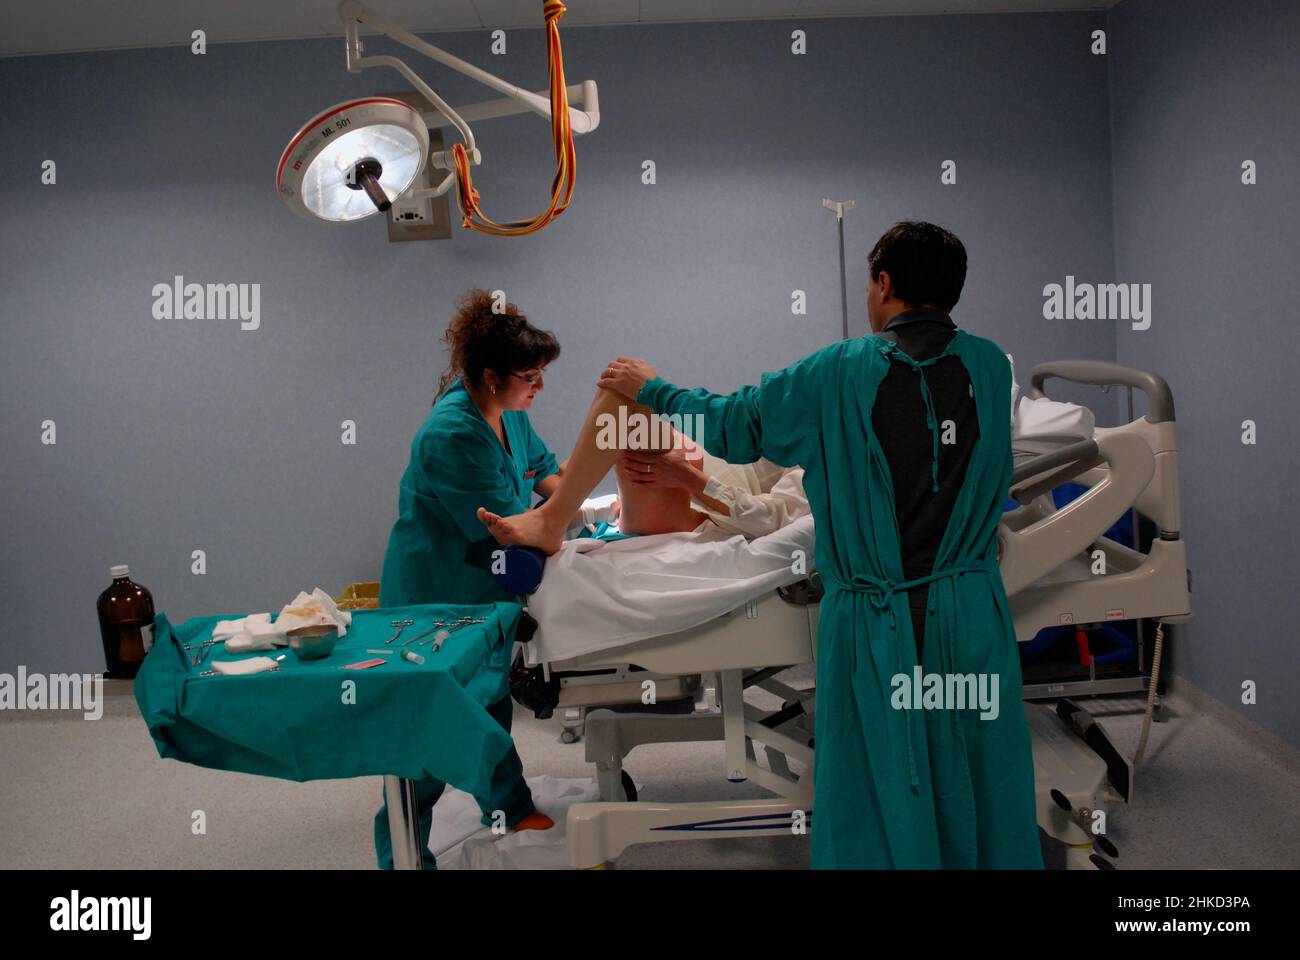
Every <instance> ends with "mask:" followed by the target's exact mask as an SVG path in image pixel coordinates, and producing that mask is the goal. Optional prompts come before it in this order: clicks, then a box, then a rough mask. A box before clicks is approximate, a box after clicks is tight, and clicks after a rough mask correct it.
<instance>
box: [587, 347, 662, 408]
mask: <svg viewBox="0 0 1300 960" xmlns="http://www.w3.org/2000/svg"><path fill="white" fill-rule="evenodd" d="M657 376H658V374H657V373H655V368H654V367H652V366H650V364H648V363H646V361H644V360H642V359H641V358H640V357H619V358H618V359H617V360H615V361H614V362H612V363H611V364H610V365H609V366H608V367H606V368H605V370H604V372H603V373H602V374H601V375H600V380H599V381H597V383H596V386H597V387H602V388H604V389H605V390H612V391H613V392H614V393H617V394H619V395H620V396H623V397H626V398H627V399H629V400H631V401H632V402H633V403H635V402H636V395H637V394H638V393H640V392H641V388H642V387H643V386H645V384H646V381H647V380H653V379H654V378H655V377H657Z"/></svg>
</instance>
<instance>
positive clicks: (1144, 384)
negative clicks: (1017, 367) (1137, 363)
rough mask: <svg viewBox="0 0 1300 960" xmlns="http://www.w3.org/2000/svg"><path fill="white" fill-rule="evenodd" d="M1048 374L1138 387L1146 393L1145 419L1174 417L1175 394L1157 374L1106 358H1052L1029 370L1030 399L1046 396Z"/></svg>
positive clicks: (1095, 384) (1158, 421)
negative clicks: (1146, 408)
mask: <svg viewBox="0 0 1300 960" xmlns="http://www.w3.org/2000/svg"><path fill="white" fill-rule="evenodd" d="M1050 377H1059V378H1060V379H1062V380H1069V381H1071V382H1072V383H1088V384H1092V385H1094V386H1100V387H1105V386H1110V385H1118V386H1122V387H1133V388H1134V389H1137V390H1141V391H1142V392H1143V393H1145V394H1146V396H1147V407H1148V410H1147V417H1146V418H1147V419H1148V420H1149V421H1151V422H1152V423H1164V422H1166V421H1171V420H1173V419H1174V395H1173V393H1172V391H1170V389H1169V384H1168V383H1166V382H1165V380H1164V378H1163V377H1161V376H1160V375H1158V374H1155V373H1151V372H1150V371H1149V370H1138V369H1137V368H1136V367H1126V366H1124V365H1123V364H1119V363H1111V362H1109V361H1107V360H1052V361H1049V362H1047V363H1040V364H1038V366H1036V367H1034V368H1033V369H1032V370H1030V371H1029V389H1028V390H1026V391H1025V396H1027V397H1029V398H1030V399H1033V400H1040V399H1042V398H1043V397H1046V396H1047V394H1046V393H1044V392H1043V384H1044V383H1045V382H1046V381H1047V380H1048V378H1050Z"/></svg>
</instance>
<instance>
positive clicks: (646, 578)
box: [526, 516, 813, 664]
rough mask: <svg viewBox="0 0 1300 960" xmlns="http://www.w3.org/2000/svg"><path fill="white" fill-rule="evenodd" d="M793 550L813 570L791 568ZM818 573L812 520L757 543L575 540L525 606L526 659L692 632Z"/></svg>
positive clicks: (707, 534)
mask: <svg viewBox="0 0 1300 960" xmlns="http://www.w3.org/2000/svg"><path fill="white" fill-rule="evenodd" d="M795 551H802V552H803V558H804V564H805V565H806V568H807V572H800V573H795V572H794V571H793V567H794V565H795V560H796V553H795ZM812 569H813V520H812V517H810V516H808V517H801V518H800V519H798V520H796V521H794V522H793V523H791V524H789V525H788V526H786V527H783V528H782V529H780V530H778V531H776V532H775V533H771V534H768V535H767V536H765V537H759V538H758V539H756V540H752V541H747V540H746V539H745V538H744V537H742V536H740V535H739V534H734V535H728V534H727V533H725V532H723V531H721V530H710V531H695V532H692V533H665V534H657V535H655V536H649V537H634V538H630V539H627V540H615V541H612V542H609V543H603V542H599V541H592V540H571V541H568V542H567V543H565V545H564V546H563V547H562V548H561V550H560V552H559V553H557V554H556V555H555V556H553V557H551V558H550V559H549V560H548V561H547V562H546V572H545V574H544V576H543V578H542V583H541V585H540V586H539V587H538V589H537V591H536V593H534V594H533V596H532V599H531V600H530V601H529V604H528V612H529V613H530V614H532V616H533V617H535V618H536V619H537V622H538V630H537V632H536V634H534V636H533V640H532V641H531V642H530V643H529V644H527V647H526V656H527V658H528V662H529V663H532V664H536V663H540V662H542V661H544V660H565V659H568V658H570V657H577V656H581V655H583V654H587V653H595V652H596V651H600V650H608V649H610V648H613V647H619V646H623V645H625V644H629V643H635V642H636V641H638V640H645V639H648V638H650V637H659V636H664V635H666V634H670V633H676V632H678V631H679V630H687V629H689V628H691V627H695V626H698V625H700V624H701V623H705V622H707V621H709V620H711V619H713V618H714V617H718V616H721V615H722V614H724V613H727V612H728V611H730V610H734V609H735V608H736V607H739V606H741V605H742V604H744V603H747V602H748V601H750V600H756V599H758V598H759V597H762V596H764V595H766V594H767V593H769V592H771V591H773V590H775V589H776V588H777V587H782V586H785V585H787V584H791V583H796V582H797V581H799V580H802V579H804V577H806V576H807V575H808V573H811V572H812Z"/></svg>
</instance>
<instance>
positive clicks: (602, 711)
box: [517, 361, 1191, 868]
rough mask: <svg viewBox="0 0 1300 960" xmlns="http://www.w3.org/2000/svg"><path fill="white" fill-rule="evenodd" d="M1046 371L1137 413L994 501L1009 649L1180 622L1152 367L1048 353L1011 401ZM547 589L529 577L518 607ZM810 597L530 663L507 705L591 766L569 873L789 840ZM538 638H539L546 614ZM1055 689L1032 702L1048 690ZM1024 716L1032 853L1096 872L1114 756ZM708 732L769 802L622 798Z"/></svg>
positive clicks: (800, 592) (1128, 785) (1071, 713)
mask: <svg viewBox="0 0 1300 960" xmlns="http://www.w3.org/2000/svg"><path fill="white" fill-rule="evenodd" d="M1054 377H1055V378H1060V379H1063V380H1067V381H1071V382H1075V383H1083V384H1092V385H1108V384H1109V385H1122V386H1126V387H1129V388H1131V389H1137V390H1140V391H1142V392H1144V393H1145V394H1146V396H1147V399H1148V412H1147V414H1146V415H1145V416H1142V417H1140V418H1137V419H1134V420H1132V421H1131V422H1129V423H1127V424H1125V425H1123V426H1119V427H1114V428H1097V429H1096V430H1095V434H1094V436H1093V437H1092V439H1089V440H1083V441H1079V442H1074V443H1066V444H1063V445H1062V446H1061V447H1059V448H1058V449H1055V450H1051V451H1049V452H1047V453H1041V454H1038V455H1036V456H1033V457H1031V458H1028V459H1026V460H1024V462H1021V463H1019V465H1018V466H1017V467H1016V468H1015V471H1014V475H1013V481H1012V487H1011V490H1010V491H1009V493H1010V496H1011V497H1012V498H1013V499H1014V500H1015V501H1016V503H1017V504H1018V506H1017V507H1016V508H1015V509H1014V510H1011V511H1009V512H1007V513H1006V514H1005V515H1004V519H1003V523H1002V525H1001V527H1000V530H999V540H1000V560H1001V568H1002V573H1003V580H1004V583H1005V585H1006V590H1007V594H1008V597H1009V600H1010V604H1011V610H1012V614H1013V618H1014V620H1015V631H1016V637H1017V640H1019V641H1022V642H1023V641H1026V640H1029V639H1031V638H1032V637H1033V636H1034V635H1035V634H1036V633H1037V632H1038V631H1039V630H1040V629H1041V628H1043V627H1046V626H1055V625H1059V624H1062V623H1071V624H1075V625H1078V626H1080V627H1082V626H1085V625H1095V624H1103V623H1106V622H1110V621H1116V620H1131V619H1136V618H1151V619H1156V620H1159V621H1162V622H1164V623H1182V622H1185V621H1186V620H1188V619H1190V617H1191V608H1190V602H1189V589H1188V577H1187V569H1186V549H1185V544H1184V543H1183V541H1182V539H1181V538H1180V534H1179V502H1178V450H1177V443H1176V437H1175V430H1174V410H1173V400H1172V396H1171V394H1170V391H1169V387H1168V385H1167V384H1166V383H1165V382H1164V381H1163V380H1162V379H1161V378H1160V377H1158V376H1156V375H1155V374H1152V373H1148V372H1145V371H1141V370H1136V369H1132V368H1129V367H1124V366H1120V365H1118V364H1114V363H1106V362H1100V361H1062V362H1056V363H1047V364H1042V365H1040V366H1038V367H1036V368H1034V370H1033V371H1032V372H1031V375H1030V381H1031V387H1030V390H1029V391H1028V392H1027V395H1028V396H1029V397H1031V398H1032V397H1039V396H1045V394H1044V392H1043V388H1044V384H1045V383H1046V381H1047V380H1048V379H1050V378H1054ZM1018 459H1020V458H1018ZM1066 482H1074V483H1077V484H1080V485H1082V486H1084V487H1086V488H1087V492H1086V493H1084V494H1083V495H1082V496H1080V497H1078V498H1077V499H1076V500H1074V501H1072V502H1071V503H1069V504H1067V505H1066V506H1064V507H1061V508H1057V507H1056V506H1055V504H1054V503H1053V501H1052V499H1051V497H1050V491H1051V490H1052V489H1053V488H1054V487H1056V486H1057V485H1059V484H1062V483H1066ZM1130 509H1136V510H1137V511H1138V512H1140V513H1141V514H1143V515H1145V516H1147V517H1149V518H1150V519H1151V520H1152V521H1154V523H1155V525H1156V528H1157V530H1158V535H1157V537H1156V538H1155V540H1154V542H1153V543H1152V544H1151V548H1150V550H1149V551H1148V552H1147V553H1139V552H1138V551H1137V550H1135V549H1133V548H1131V547H1127V546H1124V545H1121V544H1119V543H1116V542H1115V541H1113V540H1111V539H1109V538H1107V537H1106V536H1104V533H1105V531H1107V530H1108V529H1109V528H1110V527H1111V525H1112V524H1113V523H1114V522H1115V520H1116V519H1117V518H1118V517H1120V515H1121V514H1123V513H1124V512H1125V511H1128V510H1130ZM1098 557H1104V558H1105V571H1106V572H1105V574H1104V575H1100V574H1095V573H1093V570H1094V569H1096V568H1097V567H1096V564H1097V558H1098ZM791 579H794V578H793V577H791ZM547 589H548V585H547V583H546V582H545V581H544V582H543V584H542V586H541V588H540V591H539V592H538V594H536V595H535V596H534V598H533V605H534V606H536V605H537V604H536V602H535V601H536V600H537V599H538V598H542V597H543V596H544V592H545V591H546V590H547ZM819 596H820V590H819V587H818V585H817V582H816V577H815V575H814V576H813V577H812V578H811V579H808V580H803V581H799V582H794V583H789V584H784V585H782V586H781V587H780V588H778V589H774V590H767V591H765V592H764V594H763V595H762V596H758V597H755V598H752V599H748V600H746V601H745V602H743V603H741V604H739V605H735V606H731V607H729V608H727V609H720V610H718V611H717V615H716V616H713V617H711V618H709V619H707V620H706V621H704V622H700V623H698V624H696V625H694V626H691V627H689V628H687V629H679V630H674V631H672V632H669V633H666V634H664V635H660V636H650V637H645V638H642V639H637V640H635V641H634V642H620V643H617V645H612V646H609V647H607V648H604V649H588V648H589V647H590V646H591V644H589V643H588V644H586V645H585V646H584V647H583V649H584V650H585V652H583V653H580V654H578V655H576V656H570V657H559V658H554V657H553V658H551V659H546V658H545V657H542V658H539V659H541V662H542V664H543V667H544V671H545V686H546V690H545V691H543V694H545V693H546V692H549V694H550V699H549V700H546V702H545V703H539V701H538V699H537V697H536V696H533V697H531V698H529V697H524V698H522V699H521V702H526V703H527V705H529V706H532V707H533V708H534V709H535V710H537V712H538V714H539V715H540V716H546V715H549V714H550V713H551V712H552V711H558V712H560V714H561V715H562V716H563V717H564V718H565V734H564V738H565V739H566V740H568V741H573V740H576V739H577V738H578V737H579V736H585V748H586V758H587V760H588V761H589V762H592V763H594V764H595V766H596V773H597V780H598V784H599V790H600V798H601V799H600V801H599V802H595V803H582V804H577V805H575V806H574V807H573V808H571V810H570V812H569V815H568V822H567V829H568V843H569V857H570V861H571V863H572V864H573V865H574V866H576V867H586V868H590V867H597V866H601V865H603V864H604V863H606V862H607V861H610V860H613V859H614V858H616V857H617V856H618V855H619V854H620V853H621V852H622V851H623V850H624V849H626V847H628V846H629V845H631V844H635V843H642V842H659V841H667V840H683V839H693V840H698V839H705V838H720V837H736V836H788V835H790V834H791V833H796V834H798V833H802V832H804V831H806V830H807V829H810V827H811V818H812V811H813V790H812V761H813V752H814V748H815V742H814V739H813V730H814V718H815V715H816V692H815V690H813V689H805V688H799V687H796V686H794V685H793V683H791V682H789V680H788V678H785V677H783V676H782V674H783V673H784V672H786V671H791V670H793V669H798V668H800V667H803V669H804V672H805V673H807V669H808V668H807V666H806V665H809V664H814V663H815V659H816V632H817V618H818V605H817V600H818V599H819ZM542 606H544V604H543V605H542ZM565 606H566V607H570V606H571V605H568V604H566V605H565ZM540 629H541V631H543V632H544V631H545V630H546V629H547V624H546V621H545V619H543V620H542V621H541V622H540ZM600 629H601V628H600V627H598V626H594V625H593V626H592V627H591V630H592V631H599V630H600ZM550 648H551V649H553V648H554V645H550ZM529 649H530V650H534V651H535V650H537V649H538V645H530V647H529ZM759 690H761V691H764V692H765V693H766V694H768V697H767V698H766V699H767V706H765V707H764V706H760V705H759V704H758V703H756V702H754V699H753V698H751V699H747V698H746V692H747V691H759ZM650 692H653V698H651V697H650V696H649V693H650ZM1066 692H1067V691H1065V690H1064V689H1062V690H1059V691H1056V692H1055V693H1054V694H1052V693H1051V692H1050V691H1046V692H1044V693H1047V694H1050V695H1054V696H1057V697H1063V696H1065V694H1066ZM533 693H534V694H537V691H536V690H534V691H533ZM517 698H518V697H517ZM542 699H543V700H545V699H546V698H545V696H543V698H542ZM650 699H653V701H654V702H653V704H650V703H647V701H648V700H650ZM1025 709H1026V712H1027V716H1028V720H1029V727H1030V732H1031V736H1032V739H1033V749H1034V767H1035V778H1036V784H1037V793H1038V813H1039V826H1040V827H1041V828H1042V830H1043V832H1044V834H1045V835H1046V837H1047V838H1048V839H1046V840H1045V844H1044V845H1045V849H1049V850H1055V851H1056V852H1057V853H1058V854H1059V855H1060V860H1061V862H1060V863H1058V865H1066V866H1071V867H1088V866H1092V865H1097V866H1102V865H1108V863H1109V862H1108V861H1105V860H1104V859H1102V858H1099V857H1098V856H1097V855H1096V853H1095V852H1094V841H1097V842H1099V843H1100V844H1101V845H1102V847H1103V849H1104V850H1105V851H1106V852H1112V851H1111V848H1109V846H1108V843H1107V841H1105V840H1104V838H1102V839H1101V840H1099V841H1098V838H1096V837H1094V836H1093V835H1092V833H1091V832H1090V831H1089V830H1088V829H1087V824H1088V819H1087V818H1088V815H1089V812H1090V811H1092V810H1094V809H1098V808H1101V807H1102V805H1103V804H1105V803H1107V802H1108V801H1110V800H1114V799H1118V800H1123V801H1127V799H1128V798H1129V797H1130V796H1131V789H1132V769H1131V767H1130V765H1129V764H1128V761H1127V760H1125V759H1124V758H1123V757H1121V756H1120V755H1119V753H1118V751H1116V750H1115V749H1114V747H1113V745H1111V744H1110V743H1109V741H1107V740H1106V738H1105V735H1104V733H1103V732H1102V731H1101V729H1100V727H1097V726H1095V725H1093V724H1091V721H1090V718H1088V716H1087V713H1086V711H1084V710H1082V709H1081V708H1079V707H1078V706H1077V705H1076V704H1074V703H1072V702H1071V701H1069V700H1068V699H1062V700H1060V701H1059V702H1058V703H1057V704H1056V709H1055V710H1053V709H1051V708H1050V707H1048V706H1043V705H1038V704H1032V703H1026V704H1025ZM719 740H720V741H722V742H723V744H724V745H725V746H724V770H723V774H724V776H725V777H726V779H727V780H729V781H731V782H733V783H739V782H744V781H751V782H753V783H755V784H757V785H759V786H760V787H762V788H763V789H764V790H766V791H767V792H769V793H771V794H772V796H771V798H767V799H742V800H725V799H724V800H717V801H710V802H693V803H650V802H645V801H638V800H637V799H636V789H635V783H634V781H633V780H632V778H631V776H630V775H629V774H628V773H627V772H626V771H625V769H624V762H625V759H626V757H627V756H628V754H629V753H630V752H631V751H633V750H634V749H635V748H636V747H637V746H640V745H642V744H650V743H672V742H689V741H719ZM1050 859H1051V854H1050V853H1049V860H1050Z"/></svg>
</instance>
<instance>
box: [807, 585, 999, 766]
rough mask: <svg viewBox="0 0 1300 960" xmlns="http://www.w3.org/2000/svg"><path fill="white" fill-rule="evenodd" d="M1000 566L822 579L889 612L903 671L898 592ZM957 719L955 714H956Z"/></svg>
mask: <svg viewBox="0 0 1300 960" xmlns="http://www.w3.org/2000/svg"><path fill="white" fill-rule="evenodd" d="M997 569H998V568H997V567H996V566H992V567H990V565H989V564H988V563H987V562H985V563H967V564H963V565H961V566H957V567H948V568H947V569H946V570H936V571H935V572H933V573H931V574H930V575H929V576H925V577H916V578H915V579H912V580H902V581H898V580H891V579H890V578H889V577H885V578H883V579H882V578H880V577H873V576H870V575H868V574H865V573H855V574H854V575H853V578H852V579H851V580H849V581H848V582H844V581H841V580H838V579H836V578H833V577H828V576H826V574H825V573H823V574H822V580H823V581H824V582H825V583H826V586H827V590H828V591H835V590H846V591H848V592H850V593H865V594H866V595H867V596H868V597H869V598H870V600H871V605H872V606H873V607H875V608H876V609H877V610H886V609H887V610H888V611H889V628H890V629H891V630H893V631H894V662H895V664H896V665H897V669H898V672H899V673H902V672H903V636H902V633H901V632H900V631H899V629H898V617H897V615H896V614H895V612H894V594H896V593H899V592H900V591H904V590H910V589H912V588H913V587H919V586H920V585H921V584H923V583H932V582H933V581H935V580H944V579H947V578H949V577H955V576H957V575H958V574H962V573H986V574H987V573H993V572H994V571H996V570H997ZM905 722H906V724H907V774H908V780H909V782H910V783H911V785H912V786H914V787H915V786H916V785H917V783H918V782H919V781H918V779H917V776H916V752H915V750H914V749H913V747H912V722H911V718H910V717H909V718H908V719H907V720H906V721H905ZM954 722H955V717H954ZM956 733H957V739H958V741H959V742H961V744H962V747H963V749H964V748H965V737H964V736H963V735H962V732H961V725H960V724H958V725H957V728H956Z"/></svg>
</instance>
